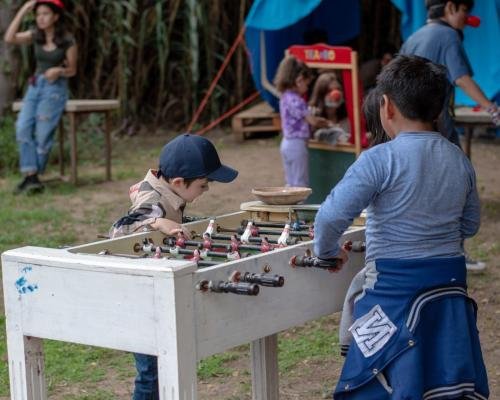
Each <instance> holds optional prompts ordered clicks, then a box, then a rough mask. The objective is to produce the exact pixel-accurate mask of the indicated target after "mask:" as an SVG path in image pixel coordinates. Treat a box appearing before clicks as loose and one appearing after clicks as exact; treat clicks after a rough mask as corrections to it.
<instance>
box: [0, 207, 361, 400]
mask: <svg viewBox="0 0 500 400" xmlns="http://www.w3.org/2000/svg"><path fill="white" fill-rule="evenodd" d="M245 204H246V206H244V205H245ZM242 209H243V211H239V212H235V213H231V214H227V215H222V216H218V217H215V218H209V219H202V220H195V221H193V222H190V223H187V224H186V225H185V226H186V227H187V228H188V229H189V231H190V232H191V235H190V236H191V237H186V236H184V235H178V236H176V237H166V236H164V235H163V234H161V233H160V232H142V233H138V234H134V235H130V236H126V237H121V238H116V239H110V240H102V241H99V242H95V243H90V244H85V245H80V246H76V247H70V248H64V249H50V248H40V247H22V248H19V249H13V250H9V251H7V252H5V253H4V254H3V255H2V269H3V285H4V299H5V313H6V326H7V346H8V359H9V375H10V391H11V399H13V400H20V399H23V400H24V399H29V400H31V399H46V398H47V391H46V384H45V378H44V354H43V339H53V340H61V341H66V342H72V343H80V344H85V345H92V346H100V347H105V348H111V349H117V350H123V351H130V352H136V353H144V354H151V355H155V356H157V357H158V371H159V386H160V398H161V399H162V400H166V399H175V400H181V399H182V400H191V399H196V398H197V377H196V368H197V363H198V361H199V360H201V359H203V358H205V357H208V356H210V355H213V354H215V353H220V352H223V351H225V350H227V349H230V348H232V347H235V346H238V345H241V344H245V343H250V344H251V363H252V368H251V369H252V390H253V399H257V400H275V399H278V398H279V390H278V361H277V333H278V332H280V331H283V330H285V329H288V328H290V327H293V326H297V325H301V324H303V323H305V322H307V321H310V320H313V319H317V318H319V317H322V316H325V315H329V314H332V313H334V312H337V311H340V310H341V308H342V304H343V300H344V296H345V293H346V291H347V288H348V286H349V284H350V282H351V279H352V278H353V276H354V275H355V274H356V273H357V272H358V271H359V270H360V269H361V268H362V267H363V265H364V242H363V241H364V232H365V228H364V226H363V225H359V226H355V225H353V226H352V227H351V228H349V230H348V231H347V232H346V233H345V234H344V235H343V237H342V239H341V241H342V242H346V241H347V242H348V246H350V247H349V248H351V249H352V252H351V254H350V257H349V261H348V263H347V264H346V265H345V266H344V267H343V268H342V269H341V270H340V271H338V272H337V273H331V271H335V268H336V266H335V262H334V261H331V260H330V261H326V260H320V259H318V258H315V257H313V256H312V254H311V251H312V243H313V242H312V237H313V235H314V230H313V225H312V223H313V220H314V215H315V212H316V211H317V209H318V206H314V205H297V206H279V207H278V206H264V205H255V204H253V203H244V204H243V205H242Z"/></svg>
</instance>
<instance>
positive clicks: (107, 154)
mask: <svg viewBox="0 0 500 400" xmlns="http://www.w3.org/2000/svg"><path fill="white" fill-rule="evenodd" d="M104 118H105V127H104V142H105V145H104V160H105V162H106V180H107V181H110V180H111V115H110V112H109V111H106V112H105V115H104Z"/></svg>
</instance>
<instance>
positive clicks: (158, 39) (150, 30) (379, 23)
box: [0, 0, 399, 129]
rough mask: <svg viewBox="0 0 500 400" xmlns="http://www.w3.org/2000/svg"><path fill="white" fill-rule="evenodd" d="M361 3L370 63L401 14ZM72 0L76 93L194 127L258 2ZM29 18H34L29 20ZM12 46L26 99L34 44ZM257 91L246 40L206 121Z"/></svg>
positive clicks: (12, 2)
mask: <svg viewBox="0 0 500 400" xmlns="http://www.w3.org/2000/svg"><path fill="white" fill-rule="evenodd" d="M326 1H327V0H326ZM360 1H361V3H362V16H361V18H362V24H361V26H362V32H361V35H360V36H359V37H358V38H357V39H356V40H354V41H352V42H350V43H346V44H347V45H351V46H352V47H354V48H355V49H357V50H359V52H360V59H361V61H363V60H366V59H369V58H371V57H373V56H375V55H376V54H377V52H378V51H380V49H381V47H383V44H384V42H386V41H388V40H390V41H392V42H393V43H394V44H396V45H399V14H398V11H397V10H396V9H395V8H394V7H393V6H392V5H391V3H390V0H379V1H375V0H360ZM22 3H23V2H22V1H19V0H0V11H1V10H2V9H3V11H4V14H5V13H8V14H10V16H12V15H13V14H14V13H15V11H16V10H17V9H18V8H19V7H20V5H21V4H22ZM65 3H66V5H67V11H68V12H67V18H66V20H67V23H68V26H69V27H70V28H71V31H72V32H73V33H74V35H75V36H76V40H77V43H78V45H79V69H78V74H77V77H76V78H75V79H71V83H70V84H71V91H72V96H73V97H74V98H111V97H113V98H114V97H118V98H120V99H121V100H122V103H123V107H122V116H124V117H126V121H125V122H127V121H128V122H129V123H130V122H131V121H130V120H133V121H141V123H154V124H155V125H156V126H158V125H160V124H163V125H168V126H169V127H171V128H174V129H179V128H181V127H182V128H185V127H186V125H187V124H188V122H189V120H190V117H191V115H192V114H193V112H194V110H196V107H197V106H198V104H199V101H200V100H201V99H202V98H203V96H204V94H205V92H206V89H207V88H208V86H209V84H210V82H211V81H212V79H213V78H214V76H215V74H216V73H217V70H218V69H219V67H220V65H221V63H222V61H223V59H224V57H225V55H226V54H227V51H228V49H229V48H230V47H231V45H232V43H233V41H234V40H235V38H236V37H237V36H238V33H239V32H240V30H241V27H242V26H243V23H244V18H245V15H246V14H247V12H248V10H249V8H250V7H251V4H252V0H120V1H116V0H85V1H70V0H67V1H66V2H65ZM6 22H8V21H6ZM6 22H4V24H5V23H6ZM29 24H33V21H31V22H30V21H26V22H25V25H26V26H28V25H29ZM0 28H1V27H0ZM5 28H6V26H4V27H3V29H5ZM0 30H1V29H0ZM0 33H3V32H0ZM11 51H12V52H14V54H13V55H14V57H13V60H12V61H11V62H10V63H9V65H7V68H4V73H7V74H9V75H10V79H9V81H10V83H11V85H12V93H11V96H13V97H17V98H19V97H21V96H22V94H23V91H24V86H25V84H26V80H27V78H28V76H29V75H30V73H31V72H32V71H33V61H32V55H31V54H30V48H29V47H24V48H20V47H19V46H15V47H13V48H12V50H11ZM0 73H1V72H0ZM253 91H254V87H253V83H252V79H251V78H250V71H249V64H248V62H247V59H246V54H245V48H244V46H240V47H239V48H238V50H237V52H236V54H235V55H234V56H233V57H232V59H231V62H230V63H229V65H228V68H227V70H226V71H225V72H224V74H223V76H222V79H221V80H220V81H219V83H218V85H217V87H216V89H215V92H214V93H213V95H212V96H211V98H210V101H209V103H208V105H207V109H206V110H205V111H204V113H203V115H202V122H203V123H206V122H207V121H209V120H211V119H214V118H216V117H218V116H219V115H220V114H222V113H223V112H224V111H225V110H227V109H229V108H230V107H231V106H233V105H235V104H237V103H239V102H240V101H241V100H243V99H244V98H245V97H246V96H248V95H249V94H251V93H252V92H253ZM0 113H1V112H0Z"/></svg>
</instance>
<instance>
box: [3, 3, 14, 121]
mask: <svg viewBox="0 0 500 400" xmlns="http://www.w3.org/2000/svg"><path fill="white" fill-rule="evenodd" d="M12 18H13V13H12V8H11V6H10V5H8V4H5V2H2V3H0V35H1V38H0V116H2V115H3V114H4V112H5V110H6V109H8V108H9V107H10V104H11V103H12V100H13V98H14V93H15V87H14V84H15V82H14V80H13V79H12V76H11V71H12V55H11V54H10V49H9V48H8V46H7V45H6V44H5V42H4V41H3V35H4V33H5V30H6V29H7V27H8V25H9V23H10V21H11V20H12Z"/></svg>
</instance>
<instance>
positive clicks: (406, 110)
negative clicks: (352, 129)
mask: <svg viewBox="0 0 500 400" xmlns="http://www.w3.org/2000/svg"><path fill="white" fill-rule="evenodd" d="M449 85H450V84H449V82H448V79H447V77H446V67H444V66H442V65H438V64H434V63H433V62H432V61H430V60H428V59H426V58H423V57H418V56H404V55H398V56H397V57H396V58H394V59H393V60H392V61H391V62H390V63H389V64H387V65H386V66H385V67H384V68H383V69H382V72H381V73H380V75H378V77H377V90H378V91H379V93H380V95H386V96H387V97H389V99H391V101H393V102H394V104H395V105H396V106H397V108H398V109H399V111H400V112H401V114H402V115H403V116H404V117H405V118H407V119H410V120H414V121H421V122H431V123H434V122H435V121H436V120H437V118H438V116H439V114H440V113H441V110H442V109H443V104H444V100H445V97H446V95H447V93H448V88H449Z"/></svg>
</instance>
